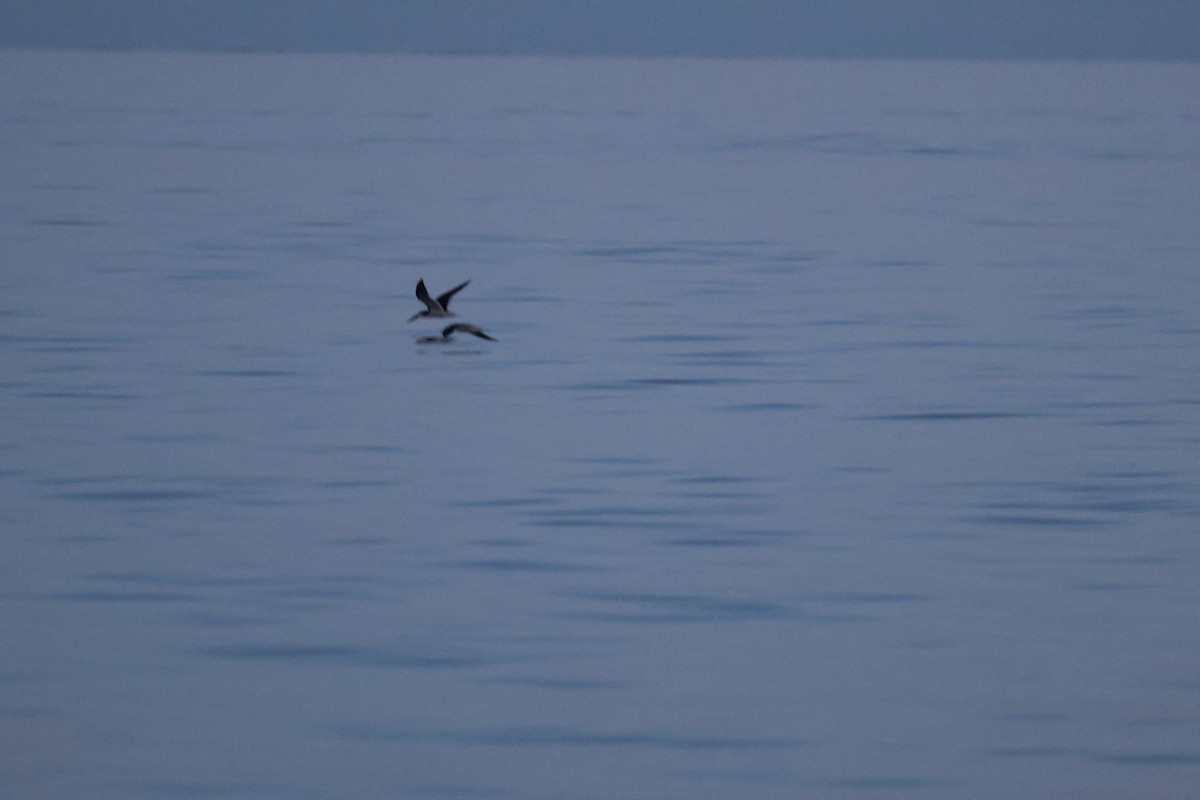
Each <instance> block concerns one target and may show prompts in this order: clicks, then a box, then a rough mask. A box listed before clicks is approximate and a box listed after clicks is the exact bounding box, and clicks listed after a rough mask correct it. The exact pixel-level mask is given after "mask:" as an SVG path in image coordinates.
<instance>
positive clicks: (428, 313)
mask: <svg viewBox="0 0 1200 800" xmlns="http://www.w3.org/2000/svg"><path fill="white" fill-rule="evenodd" d="M468 283H470V281H463V282H462V283H460V284H459V285H458V286H455V287H454V288H453V289H451V290H450V291H448V292H442V293H441V294H439V295H438V296H437V298H434V297H433V296H431V295H430V294H429V290H428V289H426V288H425V279H424V278H422V279H421V280H419V281H417V299H418V300H420V301H421V302H422V303H424V304H425V310H424V311H418V312H417V313H416V314H413V315H412V316H411V317H409V318H408V321H409V322H412V321H413V320H414V319H418V318H420V317H430V318H437V317H453V316H454V314H453V313H451V311H450V300H451V299H452V298H453V297H454V295H456V294H457V293H458V292H460V291H462V290H463V288H465V287H466V285H467V284H468ZM457 332H461V333H469V334H472V335H473V336H478V337H479V338H480V339H487V340H488V341H489V342H494V341H496V340H495V339H493V338H492V337H491V336H488V335H487V334H486V333H484V332H483V331H482V330H480V329H479V328H477V327H476V326H474V325H470V324H468V323H466V322H456V323H454V324H453V325H447V326H446V327H445V328H443V329H442V335H441V336H422V337H421V338H419V339H417V344H433V343H436V342H448V341H450V340H451V338H452V337H453V335H454V334H455V333H457Z"/></svg>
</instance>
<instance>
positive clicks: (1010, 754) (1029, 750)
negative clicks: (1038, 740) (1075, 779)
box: [986, 747, 1084, 759]
mask: <svg viewBox="0 0 1200 800" xmlns="http://www.w3.org/2000/svg"><path fill="white" fill-rule="evenodd" d="M986 753H987V755H990V756H995V757H997V758H1012V759H1018V758H1019V759H1047V758H1079V757H1080V756H1082V755H1084V753H1083V752H1082V751H1080V750H1075V749H1072V748H1069V747H996V748H993V749H991V750H988V751H986Z"/></svg>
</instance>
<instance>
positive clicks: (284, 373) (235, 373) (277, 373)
mask: <svg viewBox="0 0 1200 800" xmlns="http://www.w3.org/2000/svg"><path fill="white" fill-rule="evenodd" d="M192 374H193V375H199V376H201V377H205V378H290V377H295V376H297V375H300V374H302V373H301V372H299V371H298V370H292V369H202V370H197V371H196V372H194V373H192Z"/></svg>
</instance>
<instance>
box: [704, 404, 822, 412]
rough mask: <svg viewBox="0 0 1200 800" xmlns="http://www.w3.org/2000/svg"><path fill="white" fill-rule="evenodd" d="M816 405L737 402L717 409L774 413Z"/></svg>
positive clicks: (804, 408) (809, 408) (811, 407)
mask: <svg viewBox="0 0 1200 800" xmlns="http://www.w3.org/2000/svg"><path fill="white" fill-rule="evenodd" d="M814 408H816V406H814V405H811V404H809V403H735V404H733V405H727V406H718V407H717V408H715V409H714V410H715V411H727V412H730V413H733V414H763V413H766V414H772V413H775V414H777V413H780V412H784V413H787V412H795V411H810V410H812V409H814Z"/></svg>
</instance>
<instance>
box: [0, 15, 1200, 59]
mask: <svg viewBox="0 0 1200 800" xmlns="http://www.w3.org/2000/svg"><path fill="white" fill-rule="evenodd" d="M0 46H24V47H53V48H75V47H84V48H106V49H129V48H140V49H186V50H192V49H202V50H298V51H337V52H340V51H376V52H378V51H401V52H420V53H447V52H449V53H480V52H486V53H533V54H639V55H704V56H917V57H987V58H992V57H1007V58H1141V59H1156V60H1163V59H1166V60H1190V61H1195V60H1200V0H0Z"/></svg>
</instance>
